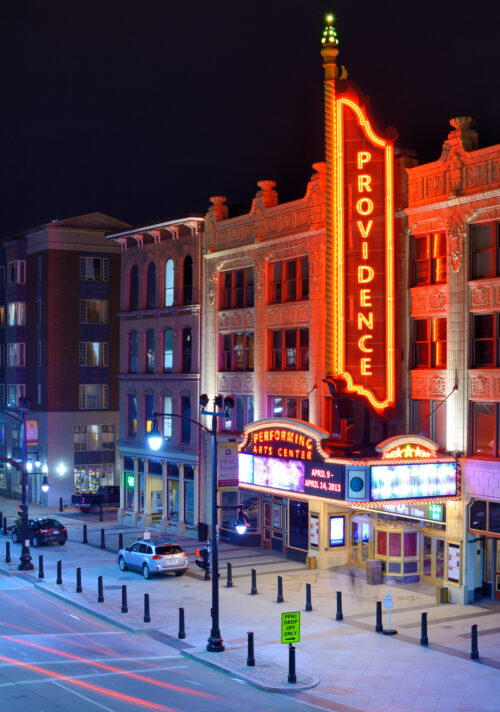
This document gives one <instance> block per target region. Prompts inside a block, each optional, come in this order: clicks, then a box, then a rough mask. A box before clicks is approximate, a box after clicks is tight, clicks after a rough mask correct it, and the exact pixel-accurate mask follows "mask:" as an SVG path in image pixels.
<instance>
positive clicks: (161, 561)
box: [118, 539, 189, 579]
mask: <svg viewBox="0 0 500 712" xmlns="http://www.w3.org/2000/svg"><path fill="white" fill-rule="evenodd" d="M118 566H119V567H120V569H121V570H122V571H126V570H127V569H136V570H137V571H141V572H142V575H143V576H144V578H145V579H149V578H151V576H154V575H156V574H165V573H168V572H169V571H173V572H174V573H175V575H176V576H183V575H184V574H185V573H186V571H187V570H188V568H189V562H188V558H187V554H186V552H185V551H184V550H183V549H182V547H180V546H179V545H178V544H176V543H175V542H172V541H169V540H167V539H139V540H138V541H136V542H134V544H131V545H130V546H127V548H126V549H120V551H119V552H118Z"/></svg>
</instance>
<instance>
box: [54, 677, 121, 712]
mask: <svg viewBox="0 0 500 712" xmlns="http://www.w3.org/2000/svg"><path fill="white" fill-rule="evenodd" d="M47 682H52V684H54V685H57V687H62V689H63V690H66V692H71V693H72V694H73V695H76V696H77V697H81V698H82V700H86V701H87V702H90V704H91V705H95V706H96V707H100V708H101V709H102V710H106V712H115V710H112V709H111V707H106V705H101V703H100V702H94V700H91V699H90V697H87V695H82V693H81V692H77V691H76V690H72V689H71V688H69V687H66V685H61V683H60V682H56V681H55V680H47Z"/></svg>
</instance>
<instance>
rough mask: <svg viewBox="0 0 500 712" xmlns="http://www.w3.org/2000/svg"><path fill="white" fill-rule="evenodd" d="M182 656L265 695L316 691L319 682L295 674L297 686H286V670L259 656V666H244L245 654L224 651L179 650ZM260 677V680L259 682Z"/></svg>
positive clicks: (309, 677) (239, 650) (240, 651)
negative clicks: (254, 688)
mask: <svg viewBox="0 0 500 712" xmlns="http://www.w3.org/2000/svg"><path fill="white" fill-rule="evenodd" d="M180 652H181V655H183V656H184V657H186V658H191V659H192V660H195V661H196V662H198V663H202V664H203V665H206V666H207V667H211V668H215V669H216V670H219V671H221V672H224V673H227V674H230V675H233V676H234V677H237V678H239V679H240V680H244V681H245V682H248V683H249V684H250V685H253V686H254V687H258V688H259V689H261V690H267V692H299V691H301V690H309V689H310V688H311V687H316V685H318V684H319V682H320V680H319V678H317V677H312V676H311V675H300V674H297V682H296V683H291V682H288V670H287V668H285V667H284V666H283V665H279V664H278V663H274V662H272V661H271V660H268V659H266V658H261V657H260V656H259V661H260V663H259V664H256V665H255V667H247V666H246V652H245V651H244V650H242V649H241V648H239V649H232V650H226V651H225V652H223V653H209V652H207V651H206V650H193V651H191V650H181V651H180ZM258 676H262V678H263V679H259V677H258Z"/></svg>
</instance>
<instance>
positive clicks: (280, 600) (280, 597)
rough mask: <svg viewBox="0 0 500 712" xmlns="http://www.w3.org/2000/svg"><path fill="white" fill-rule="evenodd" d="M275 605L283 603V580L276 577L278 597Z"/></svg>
mask: <svg viewBox="0 0 500 712" xmlns="http://www.w3.org/2000/svg"><path fill="white" fill-rule="evenodd" d="M276 603H283V579H282V578H281V576H278V597H277V598H276Z"/></svg>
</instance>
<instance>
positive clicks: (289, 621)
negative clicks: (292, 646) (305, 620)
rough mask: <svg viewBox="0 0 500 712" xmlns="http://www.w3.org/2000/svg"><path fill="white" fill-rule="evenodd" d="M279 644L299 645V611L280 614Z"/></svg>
mask: <svg viewBox="0 0 500 712" xmlns="http://www.w3.org/2000/svg"><path fill="white" fill-rule="evenodd" d="M281 642H282V643H300V611H290V612H289V613H282V614H281Z"/></svg>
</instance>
